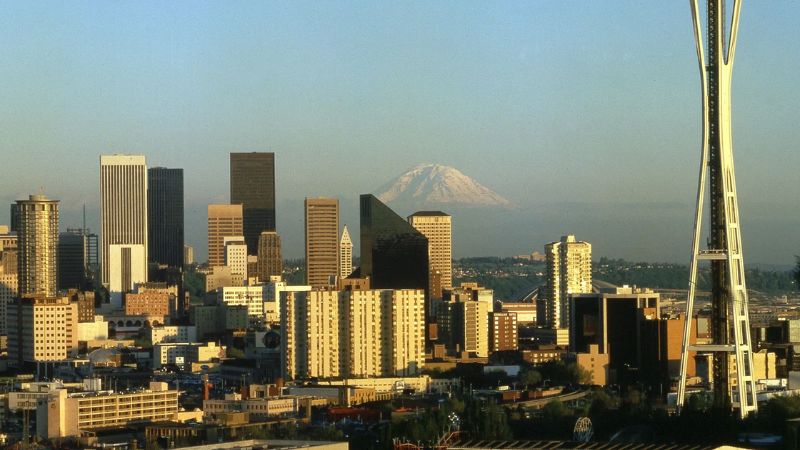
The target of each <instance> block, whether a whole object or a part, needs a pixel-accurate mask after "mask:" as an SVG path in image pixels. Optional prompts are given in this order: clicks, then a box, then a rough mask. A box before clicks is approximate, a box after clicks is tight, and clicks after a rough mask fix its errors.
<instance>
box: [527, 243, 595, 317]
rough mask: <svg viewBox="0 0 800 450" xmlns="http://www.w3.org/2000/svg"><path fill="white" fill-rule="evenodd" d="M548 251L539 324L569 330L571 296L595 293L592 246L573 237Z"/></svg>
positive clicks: (548, 247) (539, 305)
mask: <svg viewBox="0 0 800 450" xmlns="http://www.w3.org/2000/svg"><path fill="white" fill-rule="evenodd" d="M544 250H545V257H546V280H545V282H546V284H545V292H544V296H542V297H543V298H542V300H541V301H539V302H538V303H537V311H536V316H537V321H538V322H539V324H540V325H543V326H546V327H550V328H569V317H570V312H569V295H570V294H585V293H591V292H592V244H590V243H588V242H583V241H578V240H576V239H575V236H573V235H571V234H570V235H567V236H562V237H561V240H560V241H558V242H551V243H549V244H547V245H545V247H544Z"/></svg>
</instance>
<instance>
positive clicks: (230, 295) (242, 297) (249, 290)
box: [217, 284, 267, 327]
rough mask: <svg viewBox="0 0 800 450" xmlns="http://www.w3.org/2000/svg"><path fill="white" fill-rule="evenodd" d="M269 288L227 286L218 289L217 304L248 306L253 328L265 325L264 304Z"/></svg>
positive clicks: (259, 286)
mask: <svg viewBox="0 0 800 450" xmlns="http://www.w3.org/2000/svg"><path fill="white" fill-rule="evenodd" d="M266 295H267V286H266V285H264V284H258V285H255V286H225V287H221V288H219V289H217V302H218V303H220V304H225V305H228V306H246V307H247V316H248V319H249V321H250V324H251V325H252V326H254V327H255V326H258V325H260V324H263V323H264V320H265V316H264V303H265V302H266V301H267V297H266Z"/></svg>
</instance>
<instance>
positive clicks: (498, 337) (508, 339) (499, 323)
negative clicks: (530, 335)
mask: <svg viewBox="0 0 800 450" xmlns="http://www.w3.org/2000/svg"><path fill="white" fill-rule="evenodd" d="M489 318H490V320H491V323H490V324H489V341H490V343H491V351H493V352H502V351H506V350H516V349H518V348H519V330H518V328H517V313H513V312H497V311H495V312H493V313H491V314H490V315H489Z"/></svg>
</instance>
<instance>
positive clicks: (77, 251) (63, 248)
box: [58, 228, 87, 290]
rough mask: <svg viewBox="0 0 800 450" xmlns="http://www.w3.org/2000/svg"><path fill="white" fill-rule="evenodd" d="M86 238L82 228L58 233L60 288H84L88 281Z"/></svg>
mask: <svg viewBox="0 0 800 450" xmlns="http://www.w3.org/2000/svg"><path fill="white" fill-rule="evenodd" d="M86 266H87V262H86V239H85V236H84V233H83V229H82V228H68V229H67V231H66V232H63V233H59V235H58V289H64V290H66V289H71V288H75V289H77V288H82V287H83V286H84V284H85V282H86Z"/></svg>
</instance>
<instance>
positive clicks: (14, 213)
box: [9, 203, 19, 233]
mask: <svg viewBox="0 0 800 450" xmlns="http://www.w3.org/2000/svg"><path fill="white" fill-rule="evenodd" d="M9 217H10V219H11V232H12V233H16V232H17V231H19V209H18V208H17V204H16V203H12V204H11V211H10V212H9Z"/></svg>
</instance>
